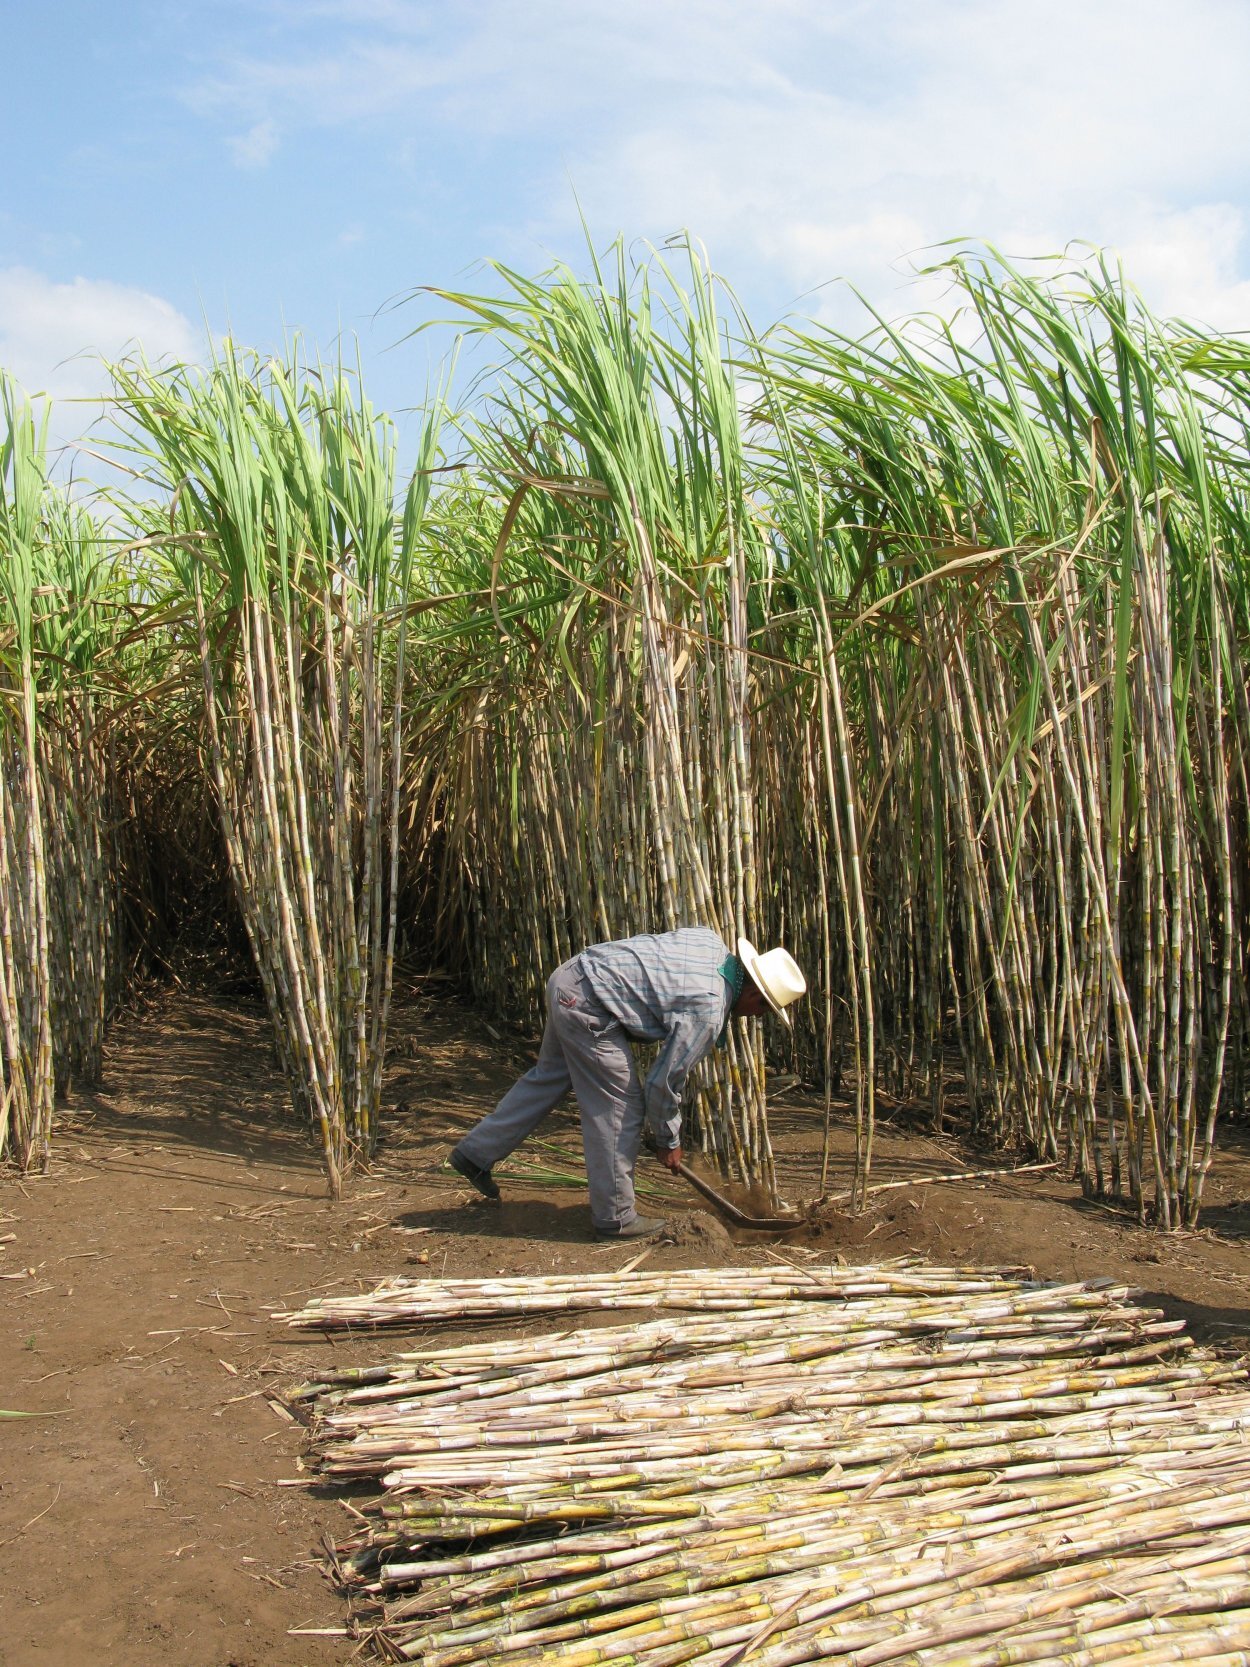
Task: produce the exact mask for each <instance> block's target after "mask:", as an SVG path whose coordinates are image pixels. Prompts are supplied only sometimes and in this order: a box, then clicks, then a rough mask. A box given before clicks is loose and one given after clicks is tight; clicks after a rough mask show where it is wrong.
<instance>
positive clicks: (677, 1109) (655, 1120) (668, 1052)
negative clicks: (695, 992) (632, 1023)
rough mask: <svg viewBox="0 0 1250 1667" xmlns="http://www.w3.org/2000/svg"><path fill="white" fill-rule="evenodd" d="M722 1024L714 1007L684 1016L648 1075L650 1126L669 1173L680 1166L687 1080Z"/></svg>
mask: <svg viewBox="0 0 1250 1667" xmlns="http://www.w3.org/2000/svg"><path fill="white" fill-rule="evenodd" d="M720 1023H721V1014H720V1013H719V1012H713V1011H712V1009H711V1003H709V1004H708V1005H707V1007H706V1008H704V1007H695V1008H693V1009H690V1010H688V1011H687V1012H684V1013H682V1014H681V1015H680V1017H679V1018H678V1019H677V1020H676V1022H675V1023H674V1025H673V1028H672V1030H670V1031H669V1033H668V1036H667V1038H666V1039H665V1042H664V1046H663V1047H662V1048H661V1049H660V1053H659V1057H658V1058H657V1059H656V1062H655V1064H654V1065H653V1066H652V1067H651V1070H650V1071H649V1072H648V1074H647V1082H646V1090H645V1097H646V1105H647V1123H648V1126H649V1127H650V1129H651V1133H652V1134H653V1136H654V1137H655V1143H656V1146H657V1147H658V1148H659V1152H660V1157H661V1160H662V1161H663V1162H665V1163H667V1164H668V1166H669V1168H670V1169H671V1168H673V1167H674V1166H675V1164H677V1163H680V1162H681V1096H682V1091H683V1090H684V1088H685V1086H686V1078H687V1077H688V1076H689V1075H690V1072H691V1070H692V1069H693V1068H694V1066H696V1065H697V1064H698V1063H699V1061H700V1060H701V1059H703V1058H705V1057H706V1056H707V1055H708V1054H709V1053H710V1052H711V1051H712V1045H713V1043H714V1042H715V1041H716V1037H717V1035H718V1034H719V1031H720ZM670 1159H671V1160H673V1161H671V1162H670Z"/></svg>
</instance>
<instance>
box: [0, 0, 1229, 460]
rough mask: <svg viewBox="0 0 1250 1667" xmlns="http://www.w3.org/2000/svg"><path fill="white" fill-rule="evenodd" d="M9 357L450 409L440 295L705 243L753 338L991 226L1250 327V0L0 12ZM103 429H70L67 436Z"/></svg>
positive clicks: (925, 294) (875, 286) (66, 372)
mask: <svg viewBox="0 0 1250 1667" xmlns="http://www.w3.org/2000/svg"><path fill="white" fill-rule="evenodd" d="M0 50H2V52H3V60H4V62H5V64H6V70H7V73H6V75H5V98H4V101H3V108H2V109H0V136H2V138H3V147H4V149H3V154H4V155H5V157H6V161H7V163H8V166H7V167H6V169H5V172H4V178H3V183H0V363H3V364H5V365H6V366H7V367H8V368H9V369H11V370H12V371H13V372H14V373H15V374H16V375H17V376H18V377H19V378H20V380H21V381H22V382H23V383H24V384H25V386H26V387H27V388H28V389H29V390H30V391H32V392H35V391H43V390H50V391H51V392H52V393H53V394H55V395H58V396H60V397H62V398H64V397H71V398H72V397H84V396H87V395H89V394H91V393H92V392H94V391H96V390H98V389H99V387H100V386H101V381H102V379H101V375H100V372H99V371H98V369H97V368H96V367H95V366H94V365H93V364H92V363H91V362H90V360H89V359H86V358H82V357H78V356H79V355H83V354H89V353H90V352H92V351H96V352H103V353H105V354H109V353H118V352H121V351H123V350H124V349H125V348H126V347H127V345H128V344H130V343H133V342H135V341H139V342H141V343H142V344H143V346H144V347H145V349H146V350H147V352H148V353H149V354H150V355H151V356H153V357H156V356H160V355H162V354H173V355H178V356H195V355H200V354H202V352H203V344H204V341H205V328H206V326H207V327H208V328H209V329H211V330H212V331H213V332H217V333H220V332H222V331H224V330H226V329H227V328H229V329H232V330H233V332H234V334H235V335H236V336H237V337H238V338H239V339H240V340H242V341H245V342H249V343H254V344H256V345H258V346H261V347H271V346H273V345H275V344H277V343H278V342H279V341H280V340H281V336H282V332H283V329H284V327H292V328H298V329H299V330H301V331H302V332H303V333H304V335H305V336H306V337H307V338H308V339H309V341H310V342H312V343H313V344H315V345H316V346H317V347H319V348H320V349H321V350H322V351H324V352H332V351H333V349H334V343H335V340H336V337H337V334H338V332H339V331H340V329H342V330H344V331H347V332H350V333H353V334H354V335H356V336H358V337H359V340H360V344H361V351H362V356H363V359H364V362H365V367H366V373H367V381H368V385H369V388H370V391H371V393H372V395H373V397H374V399H375V401H376V402H377V403H379V404H381V405H384V406H386V407H388V408H392V409H398V408H400V407H402V406H404V405H408V404H411V403H413V402H414V401H418V400H419V399H420V398H421V396H422V392H423V390H424V388H425V385H426V381H427V377H428V375H429V372H430V359H431V354H432V353H436V352H437V348H436V346H435V343H434V338H432V337H427V338H422V339H421V340H420V341H418V342H415V343H412V342H409V343H407V344H404V345H400V346H394V345H393V344H395V343H396V341H397V339H398V338H399V337H401V336H402V335H403V334H404V330H405V327H406V325H410V324H412V323H415V322H416V321H417V318H418V316H421V315H419V314H418V313H417V312H416V311H415V310H414V309H412V308H410V307H407V308H401V309H400V310H398V311H394V310H387V303H388V302H389V301H391V300H392V299H393V298H395V297H396V296H399V295H402V294H404V293H406V292H408V291H410V290H412V289H414V288H416V287H417V286H419V285H421V284H426V283H433V284H449V285H452V286H453V287H454V286H457V285H460V286H464V287H467V288H473V287H476V286H478V285H481V284H483V283H485V282H487V281H488V280H487V279H485V278H484V277H483V275H482V274H481V273H480V271H478V270H476V267H477V263H479V262H480V261H481V260H482V259H483V258H484V257H492V256H493V257H495V258H498V259H500V260H503V261H505V262H507V263H509V264H513V265H517V266H520V267H521V268H523V269H524V270H526V271H530V272H534V271H538V270H540V269H541V268H542V267H543V266H544V265H546V264H547V263H548V261H549V260H550V259H551V258H552V257H553V256H554V255H558V256H561V257H563V258H566V259H569V260H571V261H572V262H573V263H574V264H578V263H579V262H580V261H581V260H582V255H581V252H580V251H581V248H582V233H581V229H580V225H579V221H578V207H577V204H578V202H579V201H580V204H581V207H582V209H583V211H584V212H585V214H586V217H587V219H588V221H589V223H590V226H591V228H592V230H593V232H594V234H595V237H596V239H597V240H599V241H607V240H608V239H609V238H611V237H612V236H614V235H615V234H616V233H617V232H623V233H625V234H626V236H627V237H629V238H637V239H655V240H659V239H662V238H664V237H665V236H666V235H668V234H670V233H672V232H675V231H677V230H679V229H680V228H682V227H689V228H690V230H691V231H693V232H694V233H695V234H696V235H697V236H698V237H700V238H701V239H703V241H704V242H705V243H706V245H707V247H708V250H709V252H710V255H711V258H712V260H713V262H714V264H715V265H716V267H717V268H718V270H720V271H721V272H722V273H724V274H725V275H726V276H727V277H728V278H729V279H730V281H731V282H732V283H733V284H734V286H735V288H736V289H737V291H738V293H739V295H740V296H741V298H742V299H743V301H744V302H745V304H746V306H747V309H748V311H749V312H750V314H751V316H752V318H753V319H754V321H755V322H756V324H757V325H763V324H766V323H769V322H771V321H772V320H774V319H775V318H777V317H778V316H780V315H781V314H782V313H784V312H786V311H788V310H792V309H796V308H797V309H799V310H806V311H808V312H812V313H819V314H820V315H821V316H823V317H826V318H831V319H836V320H837V321H838V322H842V323H846V322H848V321H850V320H852V319H853V318H854V317H855V316H856V315H855V311H854V306H853V303H852V302H851V301H850V300H849V299H848V297H847V295H846V293H845V290H844V289H842V288H839V287H838V286H837V285H835V284H833V283H832V282H831V281H832V280H835V279H838V278H847V279H850V280H851V281H852V282H854V283H855V284H856V285H858V286H859V287H860V288H861V289H862V290H864V291H865V292H866V293H867V294H868V295H869V296H870V297H871V298H872V299H873V300H874V302H876V303H878V304H879V305H881V306H883V307H884V308H886V309H887V310H888V311H900V310H904V309H907V308H910V307H913V306H921V305H926V304H929V303H931V302H933V301H934V300H935V299H936V298H937V296H936V292H935V291H934V290H932V289H931V288H930V287H928V286H926V285H925V284H924V283H920V284H917V283H915V282H914V281H909V280H908V277H907V272H908V263H909V261H910V260H914V259H915V258H916V256H917V253H918V252H919V251H921V250H923V249H924V248H925V247H926V246H927V245H930V244H932V243H934V242H937V241H939V240H941V239H944V238H950V237H956V236H962V235H974V236H981V237H985V238H988V239H990V240H992V241H995V242H997V243H998V244H1000V245H1001V246H1003V247H1005V248H1006V249H1008V250H1009V251H1010V252H1012V253H1014V254H1016V255H1022V256H1023V255H1032V254H1043V253H1047V252H1052V251H1057V250H1059V249H1060V248H1062V247H1063V245H1064V244H1065V243H1067V242H1069V241H1070V240H1073V239H1090V240H1093V241H1096V242H1101V243H1108V244H1112V245H1114V246H1115V247H1117V248H1118V249H1120V250H1121V251H1122V252H1123V254H1124V256H1125V258H1126V261H1127V263H1128V265H1129V269H1130V272H1131V274H1132V275H1133V276H1134V277H1135V278H1136V279H1137V281H1138V283H1139V284H1140V285H1141V287H1142V288H1143V289H1144V290H1145V292H1146V294H1147V297H1148V299H1149V300H1150V301H1151V302H1152V304H1153V305H1154V306H1155V307H1156V309H1157V310H1160V311H1164V312H1184V313H1187V314H1189V315H1191V316H1195V317H1198V318H1201V319H1204V320H1206V321H1207V322H1210V323H1214V324H1217V325H1219V326H1221V327H1224V328H1230V329H1237V328H1246V329H1250V240H1248V238H1247V214H1248V213H1250V98H1248V97H1247V94H1246V85H1247V81H1248V79H1250V0H1166V3H1161V0H771V3H764V0H719V3H715V4H713V3H705V0H466V3H463V4H451V3H443V4H426V3H423V0H182V3H179V0H162V3H159V4H158V3H150V4H149V3H135V0H114V3H113V4H111V5H108V6H104V5H101V4H99V0H91V3H86V0H43V4H41V5H34V4H31V3H30V0H0ZM80 426H82V421H81V420H80V418H79V415H78V412H77V411H74V412H73V413H72V415H71V416H70V417H68V418H67V415H66V413H64V412H63V413H62V414H61V416H60V419H59V421H58V423H57V429H58V432H61V433H67V432H71V431H73V430H74V429H75V428H76V427H80Z"/></svg>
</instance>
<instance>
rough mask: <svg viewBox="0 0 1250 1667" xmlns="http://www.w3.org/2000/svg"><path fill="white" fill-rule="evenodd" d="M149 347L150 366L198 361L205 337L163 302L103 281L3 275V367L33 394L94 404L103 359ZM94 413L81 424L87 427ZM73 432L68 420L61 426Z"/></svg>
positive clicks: (9, 271)
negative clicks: (161, 361) (165, 361)
mask: <svg viewBox="0 0 1250 1667" xmlns="http://www.w3.org/2000/svg"><path fill="white" fill-rule="evenodd" d="M135 347H142V349H143V351H144V353H145V354H146V355H147V357H148V358H149V359H150V360H153V361H155V360H158V359H161V358H166V357H169V358H175V359H188V358H196V357H198V356H199V355H200V354H201V353H202V351H203V347H204V337H203V334H202V332H200V331H198V330H197V329H195V327H194V326H193V325H192V324H191V323H190V322H189V320H188V319H186V318H185V317H184V316H183V314H182V313H180V312H179V311H178V309H177V308H176V307H174V306H171V304H170V303H169V302H168V301H164V300H162V299H161V297H160V296H159V295H150V294H148V293H147V292H146V291H144V290H141V289H131V288H129V287H128V286H127V285H125V284H115V283H110V282H108V281H107V280H105V279H98V278H72V279H70V280H69V282H67V283H57V282H56V281H55V280H53V279H51V278H48V277H46V276H45V275H44V274H43V273H41V272H35V271H32V270H31V269H30V268H29V267H25V266H9V267H3V268H0V365H3V367H4V368H5V369H6V370H7V371H9V372H10V373H11V374H12V375H13V376H14V377H15V378H16V379H17V381H18V382H19V383H20V385H21V386H22V388H23V389H24V390H25V391H26V392H27V393H28V394H31V395H36V394H46V395H49V396H50V397H51V398H52V399H54V400H58V401H61V400H95V399H97V398H98V397H99V396H100V395H101V394H102V393H103V392H104V391H105V390H106V389H107V387H108V375H107V373H106V371H105V369H104V366H103V365H102V364H101V363H100V362H99V361H100V359H101V358H106V359H107V358H119V357H120V356H121V355H122V354H124V353H125V352H127V351H129V350H131V349H133V348H135ZM94 415H95V412H94V411H92V410H88V411H87V412H85V413H84V414H83V416H82V418H81V421H79V420H78V419H77V418H70V419H69V425H70V426H73V424H74V423H75V422H78V426H79V427H85V426H86V423H87V422H89V421H90V420H91V418H92V417H93V416H94ZM65 425H66V418H65V416H64V415H62V418H61V420H60V422H59V423H58V427H61V428H63V427H64V426H65Z"/></svg>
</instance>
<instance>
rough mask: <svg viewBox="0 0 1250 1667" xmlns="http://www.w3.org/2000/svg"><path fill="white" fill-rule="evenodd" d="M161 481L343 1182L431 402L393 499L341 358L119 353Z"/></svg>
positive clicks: (269, 986) (224, 816)
mask: <svg viewBox="0 0 1250 1667" xmlns="http://www.w3.org/2000/svg"><path fill="white" fill-rule="evenodd" d="M116 376H117V382H118V388H119V393H120V395H121V398H122V400H123V402H124V409H125V411H126V414H127V417H128V419H129V422H130V424H131V426H132V430H133V432H134V434H135V436H136V442H135V443H136V444H137V445H139V446H140V447H141V448H142V449H143V451H144V453H145V455H146V456H147V458H148V460H149V462H150V464H152V465H154V466H155V467H156V468H157V469H158V470H159V471H160V474H161V477H162V478H163V481H164V484H165V487H166V490H167V491H168V493H169V495H170V509H169V520H170V529H171V534H172V536H171V538H170V540H169V541H168V545H167V552H168V558H167V559H168V563H169V571H170V574H171V576H172V578H173V580H174V582H175V583H176V585H177V586H178V587H179V588H180V590H181V592H182V594H183V595H184V596H186V597H187V598H188V599H189V600H190V602H191V605H192V608H193V617H194V627H195V651H196V657H197V659H198V663H199V674H200V679H201V686H202V691H203V715H204V726H205V738H206V752H207V761H208V768H209V772H210V776H211V780H212V782H213V786H214V790H215V795H216V800H217V808H218V813H219V817H220V821H221V828H222V836H223V839H224V841H225V845H226V850H227V854H228V858H229V865H230V873H231V877H232V880H233V883H234V887H235V893H236V896H237V899H238V903H239V907H240V912H241V914H242V917H243V921H244V924H245V927H246V930H247V934H248V939H249V942H250V944H251V948H252V953H253V956H254V958H255V962H256V966H257V970H258V973H259V976H260V979H261V983H262V986H263V988H264V992H265V996H266V1000H267V1002H268V1005H269V1009H270V1013H271V1017H272V1020H273V1024H274V1030H275V1040H276V1043H277V1047H278V1051H279V1056H280V1057H281V1059H282V1061H283V1064H284V1066H285V1068H286V1071H287V1075H288V1080H289V1082H290V1087H291V1092H292V1097H293V1101H294V1104H295V1106H296V1108H297V1110H298V1111H299V1112H300V1113H301V1114H303V1115H304V1116H306V1117H307V1118H308V1120H309V1121H310V1123H311V1125H312V1127H313V1128H314V1129H315V1131H316V1132H317V1135H318V1137H319V1140H320V1144H321V1149H322V1154H323V1158H324V1162H325V1166H326V1172H327V1175H328V1178H329V1184H330V1191H331V1194H332V1196H335V1197H338V1196H339V1195H340V1193H341V1191H342V1188H343V1185H344V1182H345V1179H346V1177H347V1175H348V1174H349V1173H350V1171H351V1169H352V1167H353V1165H354V1164H355V1163H357V1162H358V1161H359V1160H360V1159H362V1158H367V1157H368V1156H369V1155H370V1153H371V1152H372V1150H373V1147H374V1144H375V1142H376V1139H377V1133H378V1122H377V1119H378V1108H379V1103H380V1096H381V1082H382V1061H383V1059H384V1057H385V1050H386V1033H387V1023H388V1016H389V1009H390V1001H391V994H392V987H393V970H392V969H393V962H394V952H395V934H396V919H397V916H396V909H397V899H396V892H397V883H398V882H397V867H396V863H397V858H396V842H397V838H398V819H399V788H398V783H399V781H400V778H401V774H402V771H403V768H404V753H403V748H404V726H403V713H404V711H405V680H406V676H407V670H408V658H407V648H406V643H407V605H408V602H407V598H408V591H409V588H410V584H411V580H412V572H413V563H414V560H415V557H416V553H417V549H418V544H419V539H420V535H421V527H422V520H423V514H424V508H425V503H426V501H427V499H428V495H429V481H430V469H431V467H432V463H433V452H434V446H435V443H436V434H437V423H436V421H435V420H432V421H431V422H430V423H429V424H427V426H426V429H425V432H424V435H423V439H422V443H421V448H420V457H419V462H418V468H417V471H416V473H415V474H414V477H413V481H412V484H411V486H410V488H409V490H408V494H407V498H406V501H405V505H404V508H403V512H402V514H401V515H400V516H399V518H398V521H397V519H396V511H395V448H394V439H393V436H392V434H391V432H390V430H389V428H388V426H387V425H385V424H384V423H382V422H380V421H379V420H378V419H377V418H376V417H375V415H374V413H373V411H372V409H371V407H370V406H369V405H368V403H367V401H366V400H365V398H364V395H363V393H361V392H359V391H358V390H357V387H356V385H355V384H354V382H353V380H352V379H351V378H349V377H348V376H347V375H346V374H345V373H344V372H343V371H342V370H339V371H335V372H330V373H324V372H320V371H317V372H313V371H306V370H304V369H303V368H302V367H301V366H300V365H299V364H298V363H293V364H290V365H281V364H277V363H274V362H270V363H267V364H261V363H259V362H255V361H251V360H247V359H245V358H244V357H243V356H241V355H240V354H238V353H237V352H236V351H235V350H234V349H233V347H230V346H227V348H226V349H225V350H224V351H223V353H222V354H221V356H220V357H219V358H218V360H217V361H216V362H215V364H214V365H213V367H212V368H211V369H210V370H209V371H208V372H206V373H203V374H200V373H196V372H192V371H186V370H175V371H171V372H161V373H158V372H152V371H149V370H148V369H147V368H146V367H144V366H122V367H118V368H117V371H116Z"/></svg>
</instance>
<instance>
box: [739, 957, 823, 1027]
mask: <svg viewBox="0 0 1250 1667" xmlns="http://www.w3.org/2000/svg"><path fill="white" fill-rule="evenodd" d="M738 956H739V959H740V960H741V961H742V963H743V965H744V966H745V967H746V969H747V972H748V974H749V975H750V977H751V980H752V982H753V983H754V984H755V986H756V987H757V988H758V990H759V991H760V994H761V995H762V996H763V997H764V1000H765V1001H766V1002H767V1003H768V1005H769V1006H770V1007H771V1008H772V1010H773V1011H774V1013H776V1014H777V1016H778V1017H779V1018H782V1019H785V1021H786V1023H787V1024H789V1022H790V1021H789V1017H788V1016H787V1014H786V1013H785V1012H784V1011H783V1009H784V1008H787V1007H789V1006H790V1004H791V1003H792V1002H795V1001H797V1000H798V999H799V997H800V996H802V995H806V994H807V980H806V978H804V976H803V974H802V972H801V971H800V969H799V964H798V962H797V961H796V960H795V959H794V957H793V955H791V954H790V951H789V950H788V949H768V950H765V951H764V953H763V954H762V955H761V954H760V953H759V952H758V951H757V950H756V948H755V946H754V944H752V943H749V942H748V941H747V939H746V938H739V939H738Z"/></svg>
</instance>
